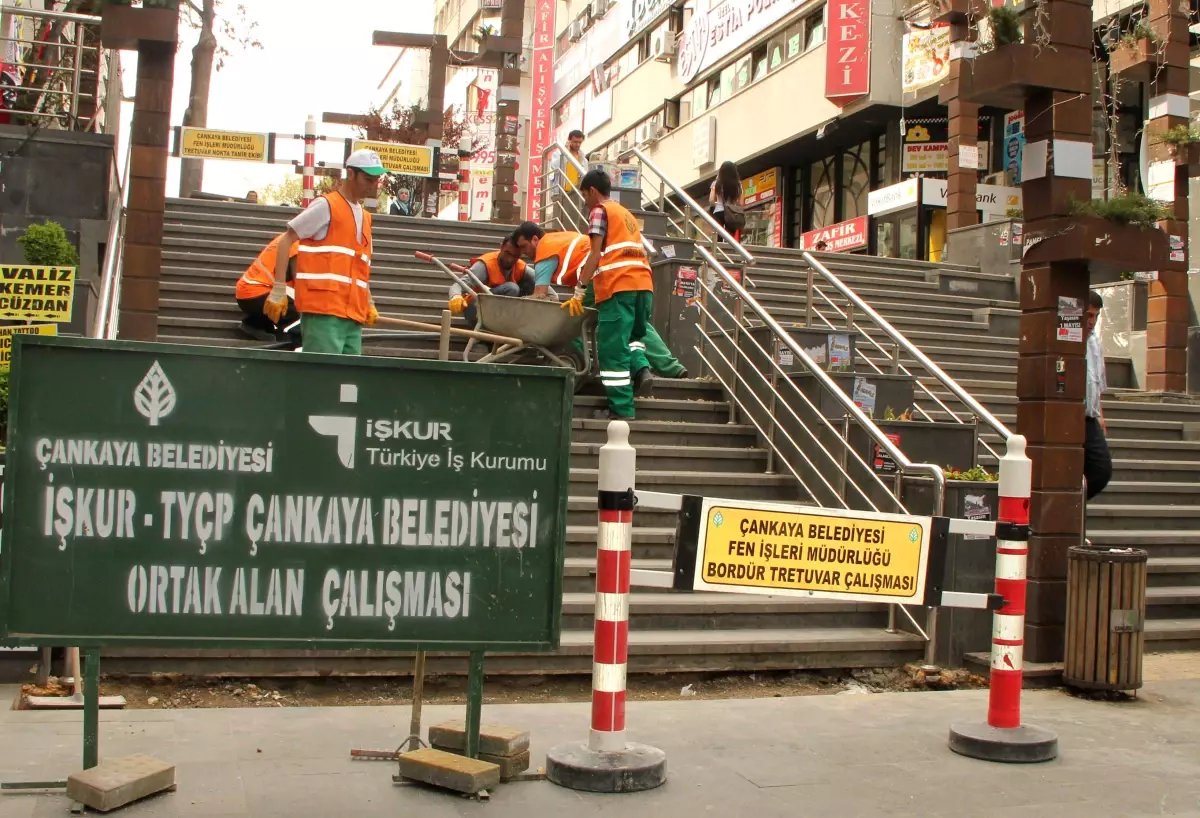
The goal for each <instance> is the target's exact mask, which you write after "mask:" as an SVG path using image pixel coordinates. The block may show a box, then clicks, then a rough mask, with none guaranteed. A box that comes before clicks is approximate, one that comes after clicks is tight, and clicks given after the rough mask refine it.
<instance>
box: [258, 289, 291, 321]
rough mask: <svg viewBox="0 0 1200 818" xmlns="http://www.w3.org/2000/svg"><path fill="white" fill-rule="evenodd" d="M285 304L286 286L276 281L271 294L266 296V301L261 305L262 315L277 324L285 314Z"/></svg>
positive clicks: (286, 301)
mask: <svg viewBox="0 0 1200 818" xmlns="http://www.w3.org/2000/svg"><path fill="white" fill-rule="evenodd" d="M287 303H288V296H287V284H286V283H284V282H282V281H276V282H275V286H274V287H272V288H271V294H270V295H269V296H267V300H266V302H265V303H264V304H263V315H265V316H266V317H267V318H269V319H271V321H273V322H274V323H276V324H278V323H279V322H280V321H282V320H283V315H284V313H286V312H287Z"/></svg>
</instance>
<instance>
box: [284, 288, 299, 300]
mask: <svg viewBox="0 0 1200 818" xmlns="http://www.w3.org/2000/svg"><path fill="white" fill-rule="evenodd" d="M283 289H284V291H285V292H286V293H287V297H288V298H291V299H293V300H295V298H296V288H295V287H284V288H283Z"/></svg>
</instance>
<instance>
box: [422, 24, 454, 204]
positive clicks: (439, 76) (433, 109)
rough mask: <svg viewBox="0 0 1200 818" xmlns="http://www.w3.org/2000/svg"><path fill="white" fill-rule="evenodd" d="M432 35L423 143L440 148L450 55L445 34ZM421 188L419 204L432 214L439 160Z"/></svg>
mask: <svg viewBox="0 0 1200 818" xmlns="http://www.w3.org/2000/svg"><path fill="white" fill-rule="evenodd" d="M435 39H436V43H435V45H434V46H433V48H431V49H429V110H428V111H427V113H428V115H429V123H428V125H427V126H426V131H425V144H426V145H427V146H428V147H431V148H437V149H438V150H439V151H440V150H441V148H442V124H443V122H444V121H445V116H446V114H445V108H446V63H447V62H448V61H449V59H450V49H449V47H448V46H447V43H446V37H445V36H443V35H438V36H437V37H436V38H435ZM424 188H425V190H424V195H423V196H422V197H421V199H422V201H421V207H422V209H423V210H424V212H425V215H426V216H427V217H429V218H431V219H432V218H436V217H437V213H438V194H439V192H440V191H441V189H442V180H441V162H440V161H439V162H437V163H435V164H434V166H433V176H431V177H430V178H428V179H426V180H425V185H424Z"/></svg>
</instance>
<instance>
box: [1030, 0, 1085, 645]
mask: <svg viewBox="0 0 1200 818" xmlns="http://www.w3.org/2000/svg"><path fill="white" fill-rule="evenodd" d="M1045 15H1046V16H1045V21H1046V22H1045V30H1046V31H1048V32H1049V40H1050V42H1049V44H1048V45H1049V49H1051V51H1049V52H1044V53H1053V54H1054V58H1055V59H1056V60H1063V61H1064V63H1063V64H1064V65H1065V64H1072V65H1079V63H1078V62H1077V61H1082V63H1083V64H1084V65H1086V66H1087V67H1088V68H1090V65H1091V44H1092V25H1091V23H1092V17H1091V2H1090V0H1083V2H1080V0H1051V1H1050V2H1048V3H1047V4H1046V6H1045ZM1032 29H1033V24H1032V23H1031V24H1030V25H1029V26H1028V27H1027V31H1026V42H1033V41H1034V39H1035V38H1036V36H1037V33H1036V32H1034V31H1032ZM1043 47H1045V44H1043ZM1048 81H1049V82H1053V80H1048ZM1091 109H1092V102H1091V99H1090V95H1086V94H1085V95H1080V94H1071V93H1064V92H1059V91H1051V90H1046V89H1037V88H1030V89H1029V92H1028V95H1027V97H1026V103H1025V138H1026V151H1027V155H1028V154H1029V153H1032V154H1033V155H1037V154H1038V153H1039V152H1040V151H1041V149H1043V148H1045V149H1046V154H1047V156H1048V159H1047V161H1046V163H1045V166H1044V167H1036V166H1034V167H1031V166H1030V165H1031V163H1029V162H1027V163H1026V167H1025V174H1024V176H1023V184H1022V192H1023V196H1024V200H1025V234H1026V237H1027V241H1028V237H1029V236H1031V235H1035V234H1040V235H1050V234H1053V233H1055V232H1058V231H1061V229H1062V225H1063V224H1064V222H1062V221H1057V222H1056V221H1055V220H1056V219H1061V218H1063V217H1066V218H1070V216H1071V200H1072V199H1075V200H1078V201H1089V200H1090V199H1091V171H1090V168H1091V155H1092V144H1091V143H1092V124H1091V122H1092V120H1091V116H1092V110H1091ZM1034 164H1035V165H1036V163H1034ZM1085 170H1086V174H1085V173H1084V171H1085ZM1085 176H1086V178H1084V177H1085ZM1029 249H1031V248H1030V247H1028V246H1027V248H1026V252H1027V253H1028V251H1029ZM1088 280H1089V273H1088V266H1087V261H1086V260H1084V259H1079V260H1074V261H1053V260H1052V261H1050V262H1048V263H1042V264H1032V263H1030V262H1029V261H1025V262H1024V263H1023V264H1022V268H1021V281H1020V284H1021V286H1020V291H1021V292H1020V296H1021V326H1020V342H1019V346H1018V362H1017V397H1018V401H1019V402H1018V406H1017V432H1018V433H1019V434H1022V435H1024V436H1025V437H1026V439H1027V440H1028V442H1029V447H1028V453H1029V457H1030V458H1031V459H1032V460H1033V492H1032V500H1031V503H1032V504H1031V514H1030V527H1031V529H1032V536H1031V537H1030V540H1029V562H1028V576H1029V584H1028V597H1027V603H1026V619H1025V659H1026V661H1031V662H1055V661H1061V660H1062V657H1063V643H1064V630H1063V622H1064V619H1065V614H1066V555H1067V549H1068V548H1069V547H1071V546H1072V545H1078V544H1079V543H1080V538H1081V536H1082V531H1081V526H1082V523H1083V494H1082V491H1081V483H1082V479H1083V439H1084V414H1083V398H1084V391H1085V388H1086V381H1087V377H1086V363H1085V357H1084V350H1085V343H1084V341H1083V339H1082V338H1080V339H1079V340H1075V339H1061V340H1060V339H1059V337H1058V332H1057V330H1058V328H1059V326H1060V323H1061V318H1062V312H1060V310H1061V308H1062V307H1063V306H1073V307H1075V308H1077V309H1079V308H1081V309H1084V310H1086V308H1087V297H1088V287H1089V284H1088ZM1060 299H1069V301H1067V302H1066V304H1065V305H1064V303H1063V302H1061V301H1060ZM1081 323H1082V322H1081Z"/></svg>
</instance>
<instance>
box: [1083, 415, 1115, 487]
mask: <svg viewBox="0 0 1200 818" xmlns="http://www.w3.org/2000/svg"><path fill="white" fill-rule="evenodd" d="M1085 431H1086V436H1085V437H1084V439H1083V476H1084V477H1085V478H1087V498H1088V499H1089V500H1090V499H1092V498H1093V497H1095V496H1096V495H1097V494H1099V493H1100V492H1102V491H1104V487H1105V486H1107V485H1108V481H1109V480H1111V479H1112V472H1113V466H1112V455H1111V454H1109V452H1108V441H1107V440H1105V439H1104V430H1103V429H1101V428H1100V421H1099V420H1097V419H1096V418H1087V419H1086V430H1085Z"/></svg>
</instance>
